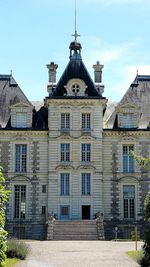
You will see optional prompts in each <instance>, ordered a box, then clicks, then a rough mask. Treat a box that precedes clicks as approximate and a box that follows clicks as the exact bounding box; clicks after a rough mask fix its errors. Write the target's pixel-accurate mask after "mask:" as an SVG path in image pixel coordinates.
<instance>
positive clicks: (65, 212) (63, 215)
mask: <svg viewBox="0 0 150 267" xmlns="http://www.w3.org/2000/svg"><path fill="white" fill-rule="evenodd" d="M60 215H61V218H64V219H66V218H69V206H61V207H60Z"/></svg>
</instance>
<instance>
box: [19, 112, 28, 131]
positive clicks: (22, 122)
mask: <svg viewBox="0 0 150 267" xmlns="http://www.w3.org/2000/svg"><path fill="white" fill-rule="evenodd" d="M16 127H17V128H25V127H27V113H24V112H17V113H16Z"/></svg>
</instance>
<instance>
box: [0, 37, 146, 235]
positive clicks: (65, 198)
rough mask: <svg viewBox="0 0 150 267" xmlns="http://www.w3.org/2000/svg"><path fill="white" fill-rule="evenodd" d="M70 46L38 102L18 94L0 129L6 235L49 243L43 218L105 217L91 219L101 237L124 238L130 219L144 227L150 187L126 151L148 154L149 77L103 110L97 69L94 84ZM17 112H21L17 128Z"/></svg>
mask: <svg viewBox="0 0 150 267" xmlns="http://www.w3.org/2000/svg"><path fill="white" fill-rule="evenodd" d="M70 50H71V51H70V62H69V64H68V66H67V68H66V70H65V72H64V74H63V75H62V77H61V79H60V81H59V82H58V84H52V83H51V79H50V80H49V84H48V92H49V95H48V97H46V98H45V101H44V106H42V107H41V108H40V109H39V111H36V110H34V109H33V107H32V105H31V104H30V102H29V101H28V100H27V101H26V102H25V101H22V99H21V100H20V101H18V102H17V103H16V102H15V103H14V105H12V106H11V107H10V116H11V117H10V119H9V122H8V123H7V122H6V127H4V128H0V165H2V167H3V170H4V174H5V176H6V179H7V185H8V187H9V188H10V189H11V195H10V199H9V203H8V206H7V229H8V230H9V234H10V235H11V236H17V237H20V238H33V239H45V238H47V239H49V240H52V239H53V224H54V222H53V221H52V220H51V221H49V223H48V225H47V222H48V218H49V217H52V218H53V217H55V219H56V220H68V221H69V220H76V221H77V220H84V219H87V220H94V219H95V218H96V214H103V220H104V224H103V223H102V222H101V219H100V218H98V219H96V222H97V229H98V238H99V239H103V238H104V236H105V238H107V239H110V238H114V237H115V229H118V236H120V237H128V238H129V237H130V235H131V231H132V229H133V227H134V225H135V224H137V225H138V227H139V228H140V229H143V202H144V198H145V196H146V194H147V192H148V190H150V175H149V172H146V171H145V170H143V169H141V168H140V167H139V166H138V165H137V164H136V163H133V162H132V159H131V158H130V156H129V152H130V149H131V148H132V149H134V150H135V152H136V153H137V154H141V155H143V156H149V146H150V143H149V129H150V127H149V125H150V124H149V123H150V116H149V114H150V110H149V107H150V94H149V89H148V90H147V88H149V84H150V76H137V77H136V79H135V80H134V82H133V84H132V85H131V86H130V88H129V89H128V91H127V93H126V94H125V96H124V97H123V99H122V100H121V101H120V103H118V104H117V105H115V108H114V106H113V110H111V108H109V110H107V109H106V107H107V99H106V98H105V97H103V96H102V95H101V93H102V91H103V90H99V88H104V85H103V84H102V82H101V78H102V68H100V74H98V75H97V76H96V83H94V82H93V81H92V79H91V78H90V76H89V74H88V72H87V70H86V69H85V66H84V64H83V62H82V59H81V56H80V54H81V51H80V50H81V46H80V44H79V43H76V42H73V43H71V45H70ZM97 64H98V63H97ZM54 66H57V65H55V64H54ZM96 66H97V65H94V69H96V70H97V67H96ZM98 66H99V64H98ZM100 66H102V65H100ZM98 69H99V68H98ZM52 70H53V71H54V69H52ZM55 71H56V69H55ZM49 75H51V69H50V68H49ZM0 77H2V75H1V76H0ZM98 77H100V78H99V79H100V80H98ZM4 78H5V77H3V80H4ZM3 83H4V81H3ZM144 95H145V97H144ZM139 96H141V97H139ZM25 99H26V98H25ZM143 101H144V102H143ZM145 101H146V106H145V107H144V105H143V103H145ZM108 106H109V107H110V106H111V105H108ZM17 113H19V114H20V113H26V118H27V120H26V121H24V124H23V126H22V127H21V124H19V127H18V126H17V123H16V121H17ZM106 114H107V116H105V115H106ZM19 116H20V117H21V115H19ZM7 117H8V114H7ZM141 118H142V119H141ZM67 120H69V121H67ZM19 123H21V122H20V121H19ZM25 123H26V124H25ZM62 125H63V126H64V125H65V126H67V127H66V128H65V127H64V128H63V127H62ZM83 126H84V127H83ZM65 149H66V150H65ZM67 149H68V150H67ZM67 153H69V154H67ZM67 155H68V156H67ZM65 157H68V158H65ZM103 226H104V228H103ZM116 227H117V228H116ZM47 229H48V231H47ZM104 230H105V235H104ZM141 234H142V231H141Z"/></svg>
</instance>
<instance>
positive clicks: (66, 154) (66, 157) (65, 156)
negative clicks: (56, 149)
mask: <svg viewBox="0 0 150 267" xmlns="http://www.w3.org/2000/svg"><path fill="white" fill-rule="evenodd" d="M61 161H70V144H61Z"/></svg>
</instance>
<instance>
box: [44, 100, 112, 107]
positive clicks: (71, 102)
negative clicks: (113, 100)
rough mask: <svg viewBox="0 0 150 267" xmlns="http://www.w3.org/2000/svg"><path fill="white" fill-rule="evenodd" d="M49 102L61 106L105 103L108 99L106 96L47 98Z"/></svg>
mask: <svg viewBox="0 0 150 267" xmlns="http://www.w3.org/2000/svg"><path fill="white" fill-rule="evenodd" d="M46 101H47V103H48V104H54V105H56V106H59V105H64V104H65V105H66V104H67V105H71V106H77V105H78V106H80V105H83V104H84V105H95V104H97V105H99V104H101V105H105V104H106V102H107V99H105V98H99V99H94V98H83V99H78V98H77V99H69V98H68V99H67V98H66V99H64V98H63V99H61V98H59V99H58V98H55V99H53V98H47V99H46Z"/></svg>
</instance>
